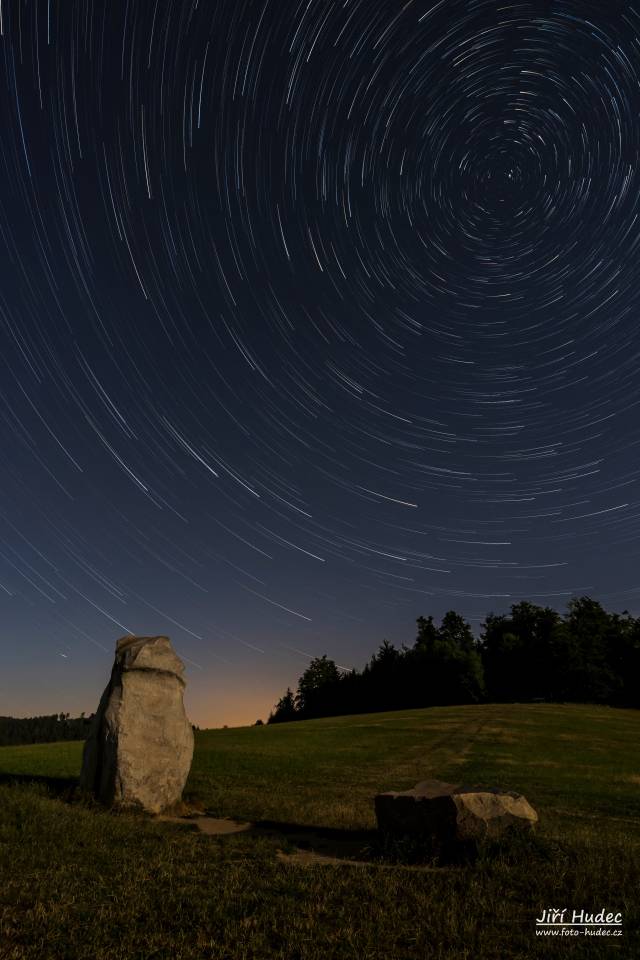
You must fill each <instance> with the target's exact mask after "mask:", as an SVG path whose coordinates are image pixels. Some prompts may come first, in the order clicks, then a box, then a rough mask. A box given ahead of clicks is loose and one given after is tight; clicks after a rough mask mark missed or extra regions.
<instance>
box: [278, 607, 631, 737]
mask: <svg viewBox="0 0 640 960" xmlns="http://www.w3.org/2000/svg"><path fill="white" fill-rule="evenodd" d="M417 627H418V630H417V636H416V639H415V642H414V644H413V646H411V647H407V646H405V645H403V646H402V647H401V648H400V649H398V648H397V647H395V646H394V645H393V644H391V643H389V642H388V641H387V640H385V641H384V642H383V643H382V645H381V646H380V648H379V649H378V651H377V653H375V654H374V655H373V656H372V658H371V660H370V661H369V662H368V663H367V664H366V666H365V667H364V669H363V670H362V671H358V670H355V669H354V670H350V671H345V670H341V669H340V668H338V666H337V665H336V663H335V662H334V661H333V660H330V659H329V658H328V657H327V656H326V655H324V656H322V657H316V658H315V659H313V660H312V661H311V663H310V664H309V666H308V667H307V669H306V670H305V671H304V673H303V674H302V676H301V677H300V679H299V681H298V688H297V691H296V693H294V692H293V690H291V689H290V688H289V689H287V691H286V693H285V694H284V696H282V697H281V698H280V700H279V701H278V703H277V704H276V705H275V708H274V710H273V712H272V713H271V714H270V716H269V719H268V721H267V722H268V723H282V722H286V721H291V720H304V719H311V718H313V717H327V716H339V715H342V714H352V713H375V712H378V711H385V710H404V709H412V708H417V707H430V706H445V705H452V704H465V703H481V702H492V703H505V702H511V703H515V702H521V701H523V702H532V701H547V702H573V703H598V704H609V705H611V706H620V707H636V708H637V707H640V680H639V678H640V618H634V617H632V616H631V615H630V614H629V613H628V612H627V611H626V610H625V611H623V613H622V614H618V613H609V612H608V611H607V610H605V609H604V607H603V606H602V605H601V604H600V603H598V601H596V600H592V599H591V598H590V597H579V598H575V599H573V600H571V601H570V602H569V605H568V609H567V612H566V614H565V615H561V614H560V613H558V612H557V611H556V610H553V609H552V608H550V607H540V606H537V605H536V604H533V603H530V602H529V601H526V600H524V601H521V602H519V603H515V604H513V605H512V606H511V609H510V612H509V613H508V614H494V613H489V614H488V615H487V616H486V618H485V620H484V622H483V624H482V627H481V632H480V638H479V639H476V638H475V637H474V635H473V632H472V630H471V627H470V626H469V624H468V623H467V622H466V620H464V618H463V617H462V616H460V614H458V613H456V612H455V611H454V610H450V611H449V612H448V613H446V614H445V615H444V617H443V618H442V621H441V623H440V626H436V624H435V623H434V619H433V617H431V616H430V617H426V618H425V617H418V619H417Z"/></svg>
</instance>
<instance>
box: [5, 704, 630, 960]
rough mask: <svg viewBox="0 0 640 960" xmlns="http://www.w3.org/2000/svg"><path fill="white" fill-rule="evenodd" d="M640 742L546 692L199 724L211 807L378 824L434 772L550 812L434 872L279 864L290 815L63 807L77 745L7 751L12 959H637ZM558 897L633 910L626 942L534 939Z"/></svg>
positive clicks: (309, 820) (325, 823)
mask: <svg viewBox="0 0 640 960" xmlns="http://www.w3.org/2000/svg"><path fill="white" fill-rule="evenodd" d="M639 741H640V714H639V713H637V712H633V711H619V710H613V709H609V708H597V707H577V706H553V705H546V704H544V705H505V706H494V705H489V706H480V707H451V708H438V709H430V710H416V711H404V712H398V713H393V714H372V715H368V716H358V717H350V718H346V717H345V718H329V719H326V720H316V721H308V722H306V723H296V724H285V725H280V726H272V727H255V728H254V727H251V728H241V729H229V730H213V731H202V732H200V733H198V734H197V737H196V752H195V756H194V763H193V769H192V773H191V776H190V779H189V783H188V785H187V796H189V797H191V798H192V799H193V800H198V801H199V802H200V803H201V804H202V805H203V806H204V807H205V808H206V809H207V811H208V812H210V813H211V814H212V815H215V816H230V817H234V818H238V819H249V820H252V821H265V820H268V821H275V822H276V823H282V824H283V825H284V824H298V825H300V826H304V825H306V826H309V827H327V828H329V827H332V828H341V829H343V830H367V829H370V828H372V827H373V826H374V818H373V804H372V797H373V795H374V794H375V793H376V792H378V791H380V790H385V789H390V788H394V789H404V788H407V787H409V786H411V785H412V784H414V783H415V782H417V781H418V780H420V779H425V778H427V777H432V776H433V777H438V778H439V779H445V780H453V781H456V782H461V781H465V782H474V783H481V784H487V785H490V784H499V785H501V786H504V787H507V788H511V789H515V790H518V791H520V792H522V793H524V794H525V795H526V796H527V797H528V799H529V800H530V801H531V803H532V804H533V805H534V806H535V807H536V809H537V810H538V812H539V814H540V824H539V828H538V831H537V833H536V837H535V839H534V840H533V841H531V842H529V843H522V844H511V845H504V846H503V847H502V848H500V849H498V850H487V851H485V852H484V853H483V854H482V855H481V856H480V858H479V859H478V860H477V861H476V862H473V863H468V864H466V865H464V866H448V867H433V866H426V867H425V868H423V869H415V868H409V867H407V866H403V865H402V864H397V863H393V862H391V861H389V862H386V863H385V862H382V861H380V862H377V863H369V864H367V865H364V866H351V865H347V864H340V865H316V866H310V867H300V866H296V865H290V864H286V863H282V862H281V861H280V860H279V859H278V858H277V850H278V848H282V847H286V845H287V839H286V836H287V828H286V827H285V826H283V827H282V836H279V834H278V828H277V827H276V828H275V830H274V832H273V833H272V834H271V835H265V834H262V833H244V834H237V835H235V836H228V837H224V838H215V837H206V836H203V835H201V834H198V833H196V832H194V831H192V830H191V829H190V828H189V827H186V826H185V827H183V826H180V825H172V824H167V823H159V822H155V821H153V820H151V819H149V818H146V817H143V816H135V815H131V814H116V813H112V812H108V811H104V810H101V809H99V808H98V807H92V806H90V805H87V804H85V803H81V802H78V801H77V800H75V801H73V800H72V802H68V801H63V800H61V799H60V798H59V796H58V797H57V796H56V795H55V794H56V792H58V793H59V791H60V785H61V784H64V782H65V781H67V780H68V779H70V778H73V777H74V776H77V773H78V770H79V764H80V756H81V749H82V745H81V744H68V743H65V744H48V745H42V746H31V747H20V748H0V878H1V879H2V883H1V884H0V958H1V960H23V958H29V960H31V958H38V960H40V958H43V960H48V958H52V960H53V958H55V960H58V958H64V960H66V958H69V960H134V958H135V960H152V958H158V960H160V958H162V960H222V958H225V960H227V958H228V960H268V958H282V960H285V958H286V960H296V958H300V960H333V958H336V960H343V958H344V960H346V958H353V960H356V958H357V960H383V958H384V960H410V958H411V960H413V958H416V960H417V958H432V957H433V958H435V960H444V958H447V960H471V958H473V960H478V958H480V960H485V958H486V960H494V958H495V960H509V958H514V960H524V958H529V957H532V958H536V957H547V956H557V955H561V956H570V957H578V956H589V957H609V956H616V957H621V958H625V960H626V958H632V957H634V956H636V955H640V941H639V924H640V918H639V910H638V900H639V894H638V881H639V880H640V867H639V865H638V864H639V855H640V755H639V754H638V748H637V744H638V742H639ZM13 776H17V777H18V782H17V783H11V782H9V781H10V779H11V777H13ZM30 776H34V777H39V778H41V779H40V780H39V781H38V782H35V783H33V784H29V783H26V782H24V781H25V779H26V778H28V777H30ZM2 780H4V781H5V782H4V783H2V782H1V781H2ZM545 907H559V908H562V907H567V908H568V909H569V912H571V910H572V909H573V908H576V909H582V908H585V909H588V910H590V911H591V910H597V909H600V908H601V907H605V908H606V909H607V910H611V911H614V912H618V911H620V912H622V914H623V920H624V927H623V936H622V938H620V939H617V940H615V941H614V940H611V939H599V940H596V939H595V938H591V939H587V938H585V937H584V936H580V937H575V938H574V937H572V938H567V939H564V938H563V942H561V943H559V942H558V941H557V940H554V939H552V938H550V939H542V938H537V937H536V935H535V929H534V927H535V918H536V917H537V916H539V911H540V910H542V909H544V908H545Z"/></svg>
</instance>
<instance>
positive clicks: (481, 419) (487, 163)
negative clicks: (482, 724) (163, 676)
mask: <svg viewBox="0 0 640 960" xmlns="http://www.w3.org/2000/svg"><path fill="white" fill-rule="evenodd" d="M0 34H1V36H0V51H1V56H0V63H1V67H0V69H1V81H0V83H1V89H0V270H1V282H0V418H1V419H0V439H1V448H0V449H1V457H0V477H1V480H0V490H1V497H0V541H1V542H0V617H1V620H0V622H1V641H0V642H1V654H2V658H1V661H0V714H13V715H16V716H24V715H29V714H33V713H52V712H54V711H55V712H59V711H61V710H64V711H70V712H71V713H73V714H74V713H77V712H79V711H80V710H85V711H87V712H89V711H91V710H93V709H95V707H96V705H97V701H98V698H99V695H100V692H101V690H102V688H103V686H104V684H105V683H106V680H107V678H108V674H109V669H110V666H111V662H112V658H113V650H114V644H115V641H116V639H117V638H118V637H120V636H122V635H123V634H125V633H139V634H157V633H166V634H168V635H169V636H170V637H171V638H172V641H173V643H174V646H175V648H176V650H177V651H178V653H179V654H180V655H181V656H182V657H183V658H184V659H185V660H186V661H187V668H188V669H187V677H188V684H189V685H188V691H187V709H188V711H189V714H190V716H191V719H192V720H193V721H194V722H196V723H198V724H200V725H201V726H207V725H221V724H223V723H228V724H237V723H250V722H253V721H254V720H255V719H256V718H257V717H262V718H263V719H264V718H266V716H267V714H268V712H269V709H270V708H271V707H272V705H273V703H274V702H275V700H276V699H277V698H278V697H279V696H280V695H281V693H282V692H283V691H284V689H285V688H286V686H287V685H288V684H290V685H291V686H295V683H296V681H297V678H298V677H299V675H300V674H301V672H302V671H303V670H304V669H305V667H306V665H307V664H308V662H309V660H310V658H311V657H314V656H319V655H321V654H323V653H327V654H328V655H329V656H330V657H332V658H333V659H335V660H336V661H337V663H338V664H339V665H341V666H344V667H352V666H356V667H358V668H361V667H362V666H363V664H364V662H365V661H366V660H367V659H368V658H369V656H370V655H371V654H372V653H373V652H374V650H375V649H376V648H377V647H378V645H379V644H380V643H381V642H382V640H383V639H384V638H385V637H386V638H387V639H389V640H390V641H392V642H394V643H396V644H401V643H403V642H406V643H409V644H410V643H412V642H413V640H414V638H415V618H416V617H417V616H419V615H421V614H424V615H428V614H429V613H432V614H434V615H435V616H436V617H440V616H441V615H442V614H443V613H444V612H445V611H446V610H448V609H451V608H453V609H455V610H457V611H458V612H460V613H462V614H463V615H464V616H465V617H467V619H469V621H470V622H471V624H472V626H473V627H474V629H475V630H478V629H479V626H480V623H481V620H482V618H483V617H484V615H485V614H486V613H487V612H488V611H489V610H494V611H495V612H501V611H504V610H506V609H508V607H509V606H510V604H511V603H513V602H516V601H518V600H521V599H525V598H526V599H530V600H532V601H534V602H536V603H540V604H547V603H548V604H550V605H551V606H554V607H556V609H559V610H564V609H565V607H566V603H567V601H568V600H569V599H570V598H571V597H572V596H575V595H581V594H588V595H590V596H593V597H594V598H596V599H599V600H601V601H602V602H603V603H604V604H605V606H607V607H609V608H611V609H617V610H622V609H625V608H626V609H628V610H630V611H631V612H632V613H634V614H638V613H640V578H639V577H638V572H637V568H638V554H639V553H640V549H639V535H640V500H639V484H640V449H639V446H638V445H639V444H640V423H639V420H638V404H639V403H640V374H639V372H638V367H639V360H640V335H639V332H638V313H639V308H640V277H639V268H638V264H639V262H640V250H639V245H640V221H639V213H640V206H639V204H638V191H639V187H640V171H639V170H638V155H639V149H640V3H638V4H636V3H628V2H625V3H618V2H614V0H608V2H607V3H603V2H601V0H598V2H582V0H549V2H523V3H508V2H505V3H499V2H495V0H491V2H486V0H446V2H445V0H440V2H438V3H432V2H429V0H414V2H411V0H410V2H407V3H404V4H403V3H402V2H387V0H384V2H381V0H376V2H372V0H344V2H330V0H301V2H299V3H297V2H289V0H267V2H264V0H249V2H244V0H193V2H191V0H151V2H146V0H126V2H125V0H118V2H115V0H113V2H108V3H107V2H100V0H95V2H93V0H64V2H63V0H59V2H55V0H50V2H48V0H29V2H26V0H0Z"/></svg>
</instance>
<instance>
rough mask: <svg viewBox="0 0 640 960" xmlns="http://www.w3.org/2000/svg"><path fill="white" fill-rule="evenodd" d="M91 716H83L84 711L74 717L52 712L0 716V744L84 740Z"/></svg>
mask: <svg viewBox="0 0 640 960" xmlns="http://www.w3.org/2000/svg"><path fill="white" fill-rule="evenodd" d="M92 717H93V714H91V716H90V717H85V715H84V713H81V714H80V716H79V717H74V718H72V717H71V716H70V715H69V714H68V713H52V714H50V715H47V716H43V717H20V718H18V717H0V746H2V747H10V746H13V745H15V744H20V743H54V742H55V741H58V740H84V739H85V738H86V736H87V733H88V731H89V724H90V723H91V718H92Z"/></svg>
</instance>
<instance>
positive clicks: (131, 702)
mask: <svg viewBox="0 0 640 960" xmlns="http://www.w3.org/2000/svg"><path fill="white" fill-rule="evenodd" d="M183 674H184V665H183V663H182V661H181V660H180V658H179V657H178V656H177V655H176V653H175V652H174V650H173V648H172V646H171V642H170V640H169V638H168V637H123V638H122V639H121V640H119V641H118V643H117V645H116V657H115V663H114V665H113V669H112V671H111V679H110V681H109V683H108V685H107V687H106V689H105V691H104V693H103V694H102V698H101V700H100V705H99V707H98V710H97V711H96V715H95V717H94V718H93V721H92V724H91V728H90V731H89V736H88V739H87V742H86V744H85V747H84V753H83V757H82V772H81V774H80V788H81V789H83V790H86V791H89V792H91V793H92V794H93V795H94V796H95V797H96V798H97V799H98V800H100V801H101V802H102V803H106V804H108V805H115V806H123V807H127V806H133V807H141V808H142V809H144V810H147V811H149V812H150V813H159V812H160V811H162V810H166V809H167V808H169V807H172V806H174V805H175V804H177V803H179V801H180V799H181V796H182V791H183V789H184V785H185V783H186V780H187V776H188V774H189V769H190V767H191V760H192V757H193V729H192V727H191V724H190V722H189V720H188V719H187V715H186V713H185V709H184V703H183V693H184V687H185V681H184V677H183Z"/></svg>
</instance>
